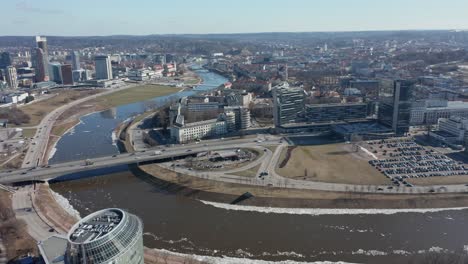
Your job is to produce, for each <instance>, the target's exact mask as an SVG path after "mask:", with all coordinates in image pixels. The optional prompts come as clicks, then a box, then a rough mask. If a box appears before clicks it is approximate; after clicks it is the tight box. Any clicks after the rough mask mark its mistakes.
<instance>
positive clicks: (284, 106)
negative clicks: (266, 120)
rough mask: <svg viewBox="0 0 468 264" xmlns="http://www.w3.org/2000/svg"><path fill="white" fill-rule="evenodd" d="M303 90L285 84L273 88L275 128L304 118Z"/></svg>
mask: <svg viewBox="0 0 468 264" xmlns="http://www.w3.org/2000/svg"><path fill="white" fill-rule="evenodd" d="M304 95H305V94H304V90H303V89H302V88H299V87H289V84H288V83H287V82H285V83H283V84H281V85H279V86H276V87H274V88H273V104H274V111H273V118H274V121H275V126H277V127H279V126H282V125H285V124H290V123H297V122H301V121H302V120H303V119H304V118H303V115H304Z"/></svg>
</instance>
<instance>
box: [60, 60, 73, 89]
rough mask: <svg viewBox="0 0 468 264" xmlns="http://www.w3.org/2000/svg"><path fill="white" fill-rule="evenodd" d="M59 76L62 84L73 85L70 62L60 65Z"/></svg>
mask: <svg viewBox="0 0 468 264" xmlns="http://www.w3.org/2000/svg"><path fill="white" fill-rule="evenodd" d="M60 76H61V79H62V84H64V85H73V73H72V65H71V64H64V65H60Z"/></svg>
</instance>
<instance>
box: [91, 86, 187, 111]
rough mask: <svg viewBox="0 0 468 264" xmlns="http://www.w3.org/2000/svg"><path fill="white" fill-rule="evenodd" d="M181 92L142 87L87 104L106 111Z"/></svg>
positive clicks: (167, 87)
mask: <svg viewBox="0 0 468 264" xmlns="http://www.w3.org/2000/svg"><path fill="white" fill-rule="evenodd" d="M178 91H180V89H179V88H175V87H169V86H162V85H141V86H138V87H135V88H129V89H125V90H122V91H118V92H115V93H111V94H108V95H104V96H100V97H98V98H96V99H93V100H91V101H88V102H87V104H94V105H100V106H102V107H104V108H105V109H107V108H111V107H115V106H119V105H125V104H131V103H135V102H139V101H145V100H149V99H151V98H155V97H160V96H164V95H168V94H171V93H176V92H178Z"/></svg>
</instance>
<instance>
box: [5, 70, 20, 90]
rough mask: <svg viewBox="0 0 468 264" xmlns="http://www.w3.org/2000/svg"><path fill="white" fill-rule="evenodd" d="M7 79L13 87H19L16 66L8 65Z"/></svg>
mask: <svg viewBox="0 0 468 264" xmlns="http://www.w3.org/2000/svg"><path fill="white" fill-rule="evenodd" d="M5 77H6V78H5V79H6V82H7V83H8V86H10V88H11V89H16V88H18V79H17V74H16V68H15V67H13V66H8V67H7V68H6V69H5Z"/></svg>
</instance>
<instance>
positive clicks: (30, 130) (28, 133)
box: [23, 128, 37, 138]
mask: <svg viewBox="0 0 468 264" xmlns="http://www.w3.org/2000/svg"><path fill="white" fill-rule="evenodd" d="M36 131H37V129H34V128H28V129H23V137H25V138H32V137H34V135H35V134H36Z"/></svg>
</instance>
